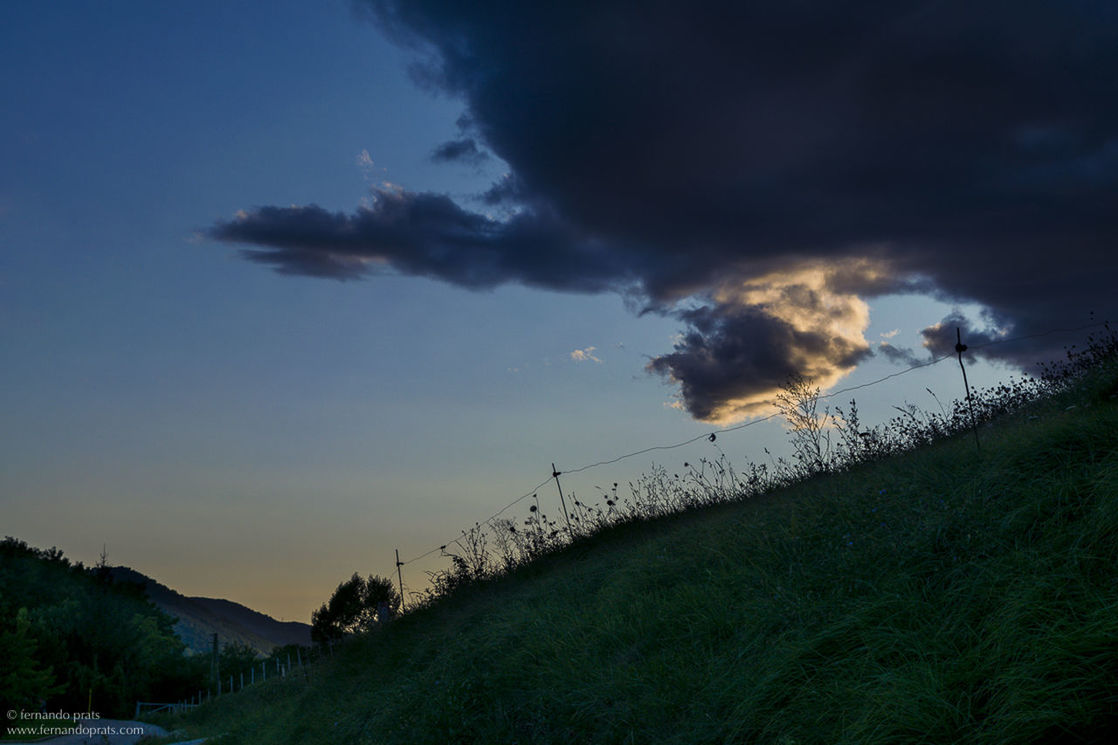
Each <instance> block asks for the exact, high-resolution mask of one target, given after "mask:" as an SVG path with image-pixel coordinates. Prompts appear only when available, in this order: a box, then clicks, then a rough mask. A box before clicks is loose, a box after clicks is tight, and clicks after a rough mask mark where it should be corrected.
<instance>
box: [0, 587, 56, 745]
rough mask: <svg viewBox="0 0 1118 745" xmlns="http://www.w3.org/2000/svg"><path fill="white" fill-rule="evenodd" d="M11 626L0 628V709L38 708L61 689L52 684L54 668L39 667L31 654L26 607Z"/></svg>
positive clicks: (32, 643)
mask: <svg viewBox="0 0 1118 745" xmlns="http://www.w3.org/2000/svg"><path fill="white" fill-rule="evenodd" d="M14 626H15V628H14V629H12V630H4V629H2V628H0V659H2V660H3V661H4V666H3V669H2V670H0V708H2V709H4V710H5V711H6V712H12V711H19V710H24V709H31V710H35V709H38V708H39V706H40V704H42V703H43V702H44V701H45V700H46V699H47V698H49V697H50V696H52V695H54V694H55V693H58V692H59V691H60V690H62V686H56V685H55V684H54V671H53V670H52V669H51V668H49V667H48V668H46V669H44V668H42V667H40V666H39V663H38V661H37V660H36V656H35V649H36V646H37V643H36V641H35V638H34V637H33V636H32V635H31V620H30V617H29V615H28V613H27V609H26V608H20V609H19V612H18V613H17V614H16V617H15V624H14ZM9 718H11V717H7V718H6V719H5V720H4V722H3V723H0V735H2V734H3V732H4V731H5V730H6V727H7V719H9Z"/></svg>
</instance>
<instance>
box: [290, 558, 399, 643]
mask: <svg viewBox="0 0 1118 745" xmlns="http://www.w3.org/2000/svg"><path fill="white" fill-rule="evenodd" d="M399 607H400V594H399V593H398V592H396V589H395V588H394V587H393V586H392V580H389V579H385V578H384V577H381V576H378V575H369V577H368V579H361V576H360V575H359V574H357V573H356V572H354V574H353V576H352V577H350V578H349V579H348V580H346V581H345V582H343V583H341V584H340V585H338V587H337V589H336V590H334V594H333V595H331V596H330V600H329V602H327V603H323V604H322V607H320V608H319V609H318V610H316V611H315V612H314V613H312V614H311V639H312V640H313V641H315V642H316V643H318V644H330V643H331V642H334V641H337V640H339V639H342V638H344V637H345V636H346V635H348V634H354V633H357V632H359V631H368V630H369V629H372V628H373V627H374V626H375V625H376V624H378V623H380V622H384V621H387V620H388V619H389V618H390V617H391V615H392V614H393V613H395V612H396V611H397V610H398V609H399Z"/></svg>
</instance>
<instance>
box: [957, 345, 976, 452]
mask: <svg viewBox="0 0 1118 745" xmlns="http://www.w3.org/2000/svg"><path fill="white" fill-rule="evenodd" d="M965 351H967V345H966V344H964V343H963V332H962V331H960V330H959V327H958V326H956V327H955V354H957V355H959V369H960V370H962V371H963V388H964V389H966V392H967V405H968V406H969V407H970V426H971V429H972V430H974V446H975V448H976V449H977V450H978V452H980V453H981V452H982V443H980V442H979V441H978V419H977V418H976V417H975V415H974V399H973V398H971V395H970V383H968V382H967V368H966V367H964V366H963V352H965Z"/></svg>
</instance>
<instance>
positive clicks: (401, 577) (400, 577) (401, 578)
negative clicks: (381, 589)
mask: <svg viewBox="0 0 1118 745" xmlns="http://www.w3.org/2000/svg"><path fill="white" fill-rule="evenodd" d="M402 566H403V563H402V562H401V561H400V549H396V580H397V581H398V582H399V583H400V610H403V609H404V575H403V573H402V572H401V571H400V567H402ZM331 651H333V650H331Z"/></svg>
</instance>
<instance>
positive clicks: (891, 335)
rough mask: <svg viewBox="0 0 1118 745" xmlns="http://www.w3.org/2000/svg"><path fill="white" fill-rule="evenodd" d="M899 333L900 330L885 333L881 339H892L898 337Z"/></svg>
mask: <svg viewBox="0 0 1118 745" xmlns="http://www.w3.org/2000/svg"><path fill="white" fill-rule="evenodd" d="M899 333H901V330H900V329H893V330H892V331H883V332H882V333H881V338H882V339H892V338H893V337H894V336H896V335H897V334H899Z"/></svg>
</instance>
